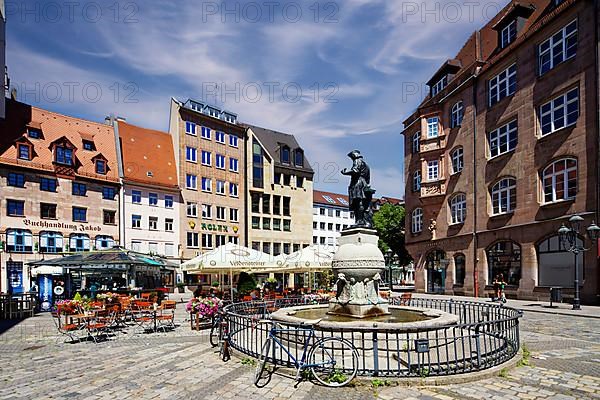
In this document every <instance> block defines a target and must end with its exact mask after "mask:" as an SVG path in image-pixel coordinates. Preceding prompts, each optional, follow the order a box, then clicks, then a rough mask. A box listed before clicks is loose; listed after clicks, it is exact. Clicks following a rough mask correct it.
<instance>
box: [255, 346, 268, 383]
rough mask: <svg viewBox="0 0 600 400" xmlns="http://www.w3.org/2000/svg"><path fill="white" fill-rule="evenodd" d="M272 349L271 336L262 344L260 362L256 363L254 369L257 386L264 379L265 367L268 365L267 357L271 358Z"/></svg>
mask: <svg viewBox="0 0 600 400" xmlns="http://www.w3.org/2000/svg"><path fill="white" fill-rule="evenodd" d="M270 350H271V338H268V339H267V341H266V342H265V343H264V344H263V346H262V349H261V351H260V356H258V364H256V371H254V384H255V385H256V386H258V383H259V382H260V380H261V379H262V376H263V374H264V372H265V367H266V365H267V359H268V358H269V351H270Z"/></svg>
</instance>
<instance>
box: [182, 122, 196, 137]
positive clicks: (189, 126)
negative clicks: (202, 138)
mask: <svg viewBox="0 0 600 400" xmlns="http://www.w3.org/2000/svg"><path fill="white" fill-rule="evenodd" d="M185 133H187V134H188V135H192V136H196V124H195V123H193V122H190V121H186V122H185Z"/></svg>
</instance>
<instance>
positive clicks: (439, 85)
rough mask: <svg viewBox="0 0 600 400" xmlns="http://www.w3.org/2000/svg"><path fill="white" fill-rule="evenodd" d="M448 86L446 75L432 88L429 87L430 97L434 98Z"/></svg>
mask: <svg viewBox="0 0 600 400" xmlns="http://www.w3.org/2000/svg"><path fill="white" fill-rule="evenodd" d="M447 85H448V75H444V76H443V77H442V79H440V80H439V81H437V82H436V83H435V84H434V85H433V86H431V97H433V96H435V95H436V94H438V93H439V92H441V91H442V90H444V88H445V87H446V86H447Z"/></svg>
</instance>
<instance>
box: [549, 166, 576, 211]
mask: <svg viewBox="0 0 600 400" xmlns="http://www.w3.org/2000/svg"><path fill="white" fill-rule="evenodd" d="M542 184H543V190H544V199H543V201H544V203H546V204H547V203H553V202H556V201H562V200H572V199H574V198H575V196H576V195H577V160H576V159H574V158H563V159H561V160H557V161H554V162H553V163H552V164H550V165H549V166H548V167H546V168H545V169H544V171H543V172H542Z"/></svg>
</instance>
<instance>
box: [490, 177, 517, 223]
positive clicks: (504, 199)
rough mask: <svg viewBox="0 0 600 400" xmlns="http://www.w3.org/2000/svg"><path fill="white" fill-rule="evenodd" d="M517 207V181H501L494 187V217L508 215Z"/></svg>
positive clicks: (511, 179)
mask: <svg viewBox="0 0 600 400" xmlns="http://www.w3.org/2000/svg"><path fill="white" fill-rule="evenodd" d="M516 206H517V181H516V180H515V179H514V178H504V179H501V180H499V181H498V182H497V183H496V184H495V185H494V186H493V187H492V215H500V214H507V213H510V212H512V211H514V209H515V208H516Z"/></svg>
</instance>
